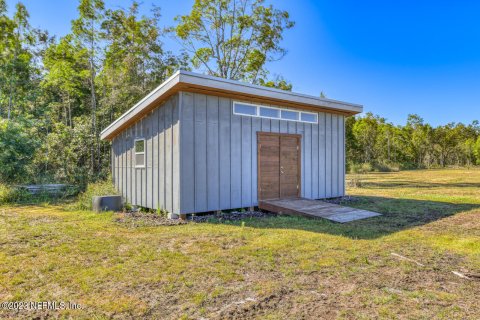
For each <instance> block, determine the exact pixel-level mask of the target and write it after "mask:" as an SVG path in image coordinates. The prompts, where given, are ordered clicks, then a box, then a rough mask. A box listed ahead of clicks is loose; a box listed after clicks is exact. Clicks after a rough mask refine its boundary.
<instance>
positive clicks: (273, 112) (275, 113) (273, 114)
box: [260, 107, 280, 118]
mask: <svg viewBox="0 0 480 320" xmlns="http://www.w3.org/2000/svg"><path fill="white" fill-rule="evenodd" d="M260 117H269V118H280V110H278V109H272V108H265V107H260Z"/></svg>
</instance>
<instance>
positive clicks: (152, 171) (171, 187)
mask: <svg viewBox="0 0 480 320" xmlns="http://www.w3.org/2000/svg"><path fill="white" fill-rule="evenodd" d="M179 112H180V107H179V95H178V94H177V95H174V96H172V97H171V98H169V99H168V100H167V101H165V102H164V103H163V104H162V105H161V106H159V107H158V108H156V109H154V110H153V111H152V112H150V113H149V114H148V115H147V116H145V117H144V118H143V119H141V120H139V121H138V122H136V123H135V124H134V125H132V126H131V127H129V128H127V129H126V130H124V131H123V132H122V133H120V134H119V135H118V136H116V137H115V138H114V139H113V141H112V152H113V155H112V159H113V162H112V166H113V168H112V172H113V180H114V184H115V187H116V188H117V190H118V191H119V192H120V193H121V194H122V196H123V197H124V198H125V199H126V201H127V202H129V203H131V204H132V205H137V206H142V207H148V208H152V209H157V208H161V209H165V210H167V211H169V212H171V213H176V214H178V213H179V211H180V167H179V165H180V150H179V145H180V129H179V126H180V123H179V118H180V115H179ZM137 138H144V139H145V168H136V167H135V163H134V161H135V160H134V159H135V154H134V141H135V139H137Z"/></svg>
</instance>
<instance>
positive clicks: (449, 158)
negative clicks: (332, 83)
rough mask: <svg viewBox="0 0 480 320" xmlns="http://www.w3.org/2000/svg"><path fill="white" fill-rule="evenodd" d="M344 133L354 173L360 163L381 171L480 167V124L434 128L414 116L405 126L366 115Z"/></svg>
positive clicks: (354, 119)
mask: <svg viewBox="0 0 480 320" xmlns="http://www.w3.org/2000/svg"><path fill="white" fill-rule="evenodd" d="M345 134H346V138H347V141H346V149H347V150H346V154H347V160H348V163H349V166H350V169H354V170H353V171H356V170H355V168H358V164H368V165H369V166H367V168H369V169H370V170H375V169H377V170H380V171H382V170H391V169H395V170H396V169H417V168H438V167H446V166H473V165H480V125H479V122H478V121H473V122H472V123H471V124H469V125H465V124H463V123H453V122H452V123H448V124H446V125H440V126H437V127H433V126H431V125H430V124H428V123H425V121H424V120H423V119H422V118H421V117H420V116H419V115H416V114H412V115H409V116H408V118H407V122H406V124H405V125H403V126H402V125H394V124H392V123H389V122H387V121H386V119H385V118H382V117H379V116H376V115H373V114H372V113H367V114H366V115H365V116H360V117H350V118H348V119H347V121H346V126H345ZM367 170H368V169H367Z"/></svg>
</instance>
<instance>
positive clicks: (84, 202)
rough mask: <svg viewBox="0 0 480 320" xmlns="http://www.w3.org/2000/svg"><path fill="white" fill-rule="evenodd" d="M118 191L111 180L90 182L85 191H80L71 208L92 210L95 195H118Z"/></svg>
mask: <svg viewBox="0 0 480 320" xmlns="http://www.w3.org/2000/svg"><path fill="white" fill-rule="evenodd" d="M117 194H118V193H117V191H116V190H115V187H114V186H113V183H112V182H111V181H110V180H106V181H100V182H96V183H90V184H88V185H87V188H86V189H85V191H84V192H82V193H80V194H79V195H78V197H77V199H76V201H75V202H73V203H72V204H71V205H70V206H69V208H70V209H72V210H92V198H93V197H94V196H109V195H117Z"/></svg>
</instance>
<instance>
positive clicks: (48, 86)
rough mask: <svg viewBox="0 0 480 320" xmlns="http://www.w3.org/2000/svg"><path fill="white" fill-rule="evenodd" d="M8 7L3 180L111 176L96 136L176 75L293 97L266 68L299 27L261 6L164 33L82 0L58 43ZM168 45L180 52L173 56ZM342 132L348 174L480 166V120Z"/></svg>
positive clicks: (217, 8)
mask: <svg viewBox="0 0 480 320" xmlns="http://www.w3.org/2000/svg"><path fill="white" fill-rule="evenodd" d="M7 9H8V8H7V5H6V2H5V0H0V52H1V55H0V183H23V182H34V183H43V182H68V183H79V184H86V183H88V182H89V181H95V180H98V179H104V178H106V177H107V176H108V174H109V165H110V146H109V144H108V143H106V142H102V141H100V139H99V135H100V132H101V130H102V129H103V128H105V127H106V126H107V125H109V124H110V123H111V122H112V121H114V120H115V119H116V118H117V117H119V116H120V115H121V114H122V113H124V112H125V111H126V110H128V109H129V108H130V107H131V106H133V105H134V104H135V103H136V102H137V101H138V100H140V99H141V98H142V97H143V96H145V95H146V94H147V93H148V92H150V91H151V90H152V89H154V88H155V87H156V86H158V85H159V84H160V83H162V82H163V81H164V80H165V79H166V78H168V77H169V76H170V75H171V74H172V73H173V72H175V71H176V70H178V69H184V70H192V69H195V70H199V71H201V72H205V73H207V74H210V75H214V76H219V77H223V78H228V79H234V80H241V81H246V82H250V83H254V84H259V85H263V86H269V87H276V88H279V89H283V90H291V89H292V84H291V83H289V82H288V81H286V80H285V79H283V78H282V77H281V75H271V74H270V72H269V71H268V68H267V65H268V63H270V62H274V61H279V60H281V59H282V58H283V57H284V55H285V54H286V52H287V50H286V49H285V48H283V47H282V46H281V42H282V39H283V36H284V33H285V32H286V31H287V30H288V29H291V28H293V27H294V22H293V21H292V20H291V18H290V16H289V14H288V12H287V11H283V10H279V9H276V8H274V7H273V6H272V5H266V4H265V2H264V0H195V1H194V4H193V6H192V8H191V11H190V12H189V13H188V14H186V15H179V16H177V17H176V18H175V21H174V23H173V25H171V26H169V27H162V26H161V25H162V22H163V21H162V17H161V11H160V8H159V7H157V6H152V7H151V8H149V9H150V10H148V13H143V14H142V13H140V12H145V11H146V10H140V9H141V4H140V3H139V2H137V1H132V2H131V5H130V6H129V7H128V8H118V7H115V8H108V7H107V6H106V5H105V3H104V1H103V0H79V1H78V7H77V17H76V18H75V19H74V20H73V21H72V22H71V26H70V30H69V33H68V34H66V35H65V36H62V37H56V36H54V35H51V34H49V32H48V31H46V30H42V29H39V28H33V27H32V26H31V25H30V22H29V19H30V17H29V13H28V10H27V8H26V7H25V5H23V4H22V3H21V2H19V3H17V4H16V6H15V9H14V10H13V13H12V14H9V13H8V12H9V11H8V10H7ZM166 37H171V38H173V39H175V41H177V42H178V44H179V45H180V46H179V47H180V48H181V49H180V50H176V51H172V50H168V48H166V46H165V44H164V42H163V41H164V39H165V38H166ZM321 96H322V97H324V94H323V92H322V93H321ZM346 133H347V157H348V163H349V164H350V165H351V166H354V165H357V164H362V163H367V164H370V165H372V166H376V167H380V166H387V165H390V166H392V165H397V166H399V167H402V168H420V167H432V166H447V165H472V164H480V154H479V152H480V151H479V150H480V141H479V126H478V122H473V123H472V124H470V125H463V124H448V125H445V126H439V127H436V128H433V127H431V126H430V125H428V124H426V123H424V121H423V120H422V119H421V118H420V117H418V116H410V117H409V118H408V121H407V124H406V125H405V126H395V125H393V124H391V123H387V121H386V120H385V119H383V118H381V117H379V116H374V115H372V114H367V115H366V116H364V117H356V118H354V117H351V118H348V120H347V126H346Z"/></svg>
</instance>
